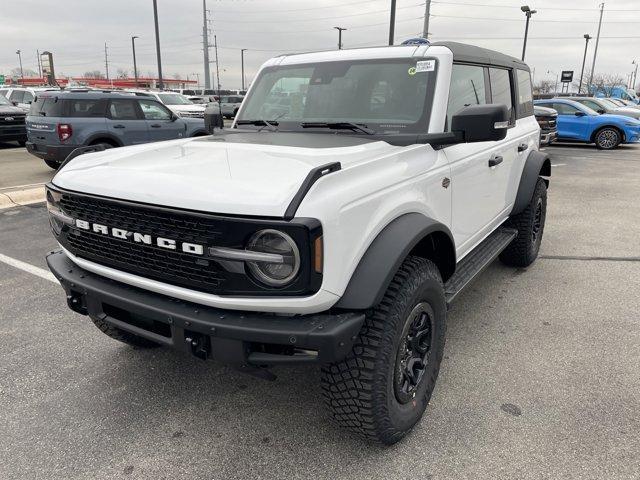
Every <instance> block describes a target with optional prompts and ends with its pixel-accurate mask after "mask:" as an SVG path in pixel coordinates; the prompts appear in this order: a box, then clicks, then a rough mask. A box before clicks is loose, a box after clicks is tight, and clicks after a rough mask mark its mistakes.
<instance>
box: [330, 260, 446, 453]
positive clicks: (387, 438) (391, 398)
mask: <svg viewBox="0 0 640 480" xmlns="http://www.w3.org/2000/svg"><path fill="white" fill-rule="evenodd" d="M445 329H446V301H445V297H444V290H443V286H442V278H441V276H440V272H439V271H438V268H437V267H436V265H435V264H434V263H433V262H431V261H430V260H426V259H423V258H418V257H408V258H407V259H406V260H405V261H404V263H403V264H402V266H401V267H400V269H399V270H398V273H396V275H395V277H394V278H393V280H392V281H391V284H390V285H389V288H388V289H387V291H386V293H385V295H384V297H383V299H382V301H381V302H380V304H379V305H378V306H377V307H376V308H375V309H374V310H373V311H372V312H371V313H370V314H368V315H367V317H366V319H365V323H364V325H363V327H362V330H361V331H360V334H359V336H358V339H357V340H356V341H355V343H354V346H353V348H352V350H351V352H350V354H349V355H347V357H346V358H345V359H344V360H342V361H341V362H337V363H333V364H328V365H326V366H324V367H323V368H322V388H323V391H324V397H325V401H326V403H327V405H328V406H329V408H330V409H331V410H332V413H333V417H334V418H335V420H336V421H337V423H338V424H339V425H341V426H343V427H346V428H348V429H350V430H351V431H353V432H355V433H357V434H359V435H360V436H362V437H365V438H368V439H371V440H375V441H378V442H381V443H383V444H387V445H390V444H393V443H396V442H397V441H399V440H401V439H402V438H403V437H404V436H405V435H406V434H407V433H408V432H409V431H410V430H411V429H412V428H413V426H414V425H415V424H416V423H417V422H418V421H419V420H420V418H421V417H422V414H423V413H424V410H425V408H426V407H427V404H428V403H429V399H430V398H431V393H432V392H433V389H434V387H435V383H436V379H437V378H438V372H439V370H440V362H441V361H442V355H443V352H444V343H445Z"/></svg>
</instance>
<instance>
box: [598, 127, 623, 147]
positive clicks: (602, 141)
mask: <svg viewBox="0 0 640 480" xmlns="http://www.w3.org/2000/svg"><path fill="white" fill-rule="evenodd" d="M595 142H596V147H598V148H599V149H600V150H613V149H614V148H617V147H618V145H620V143H621V142H622V135H621V134H620V132H619V131H618V130H617V129H615V128H613V127H604V128H601V129H600V130H598V131H597V132H596V136H595Z"/></svg>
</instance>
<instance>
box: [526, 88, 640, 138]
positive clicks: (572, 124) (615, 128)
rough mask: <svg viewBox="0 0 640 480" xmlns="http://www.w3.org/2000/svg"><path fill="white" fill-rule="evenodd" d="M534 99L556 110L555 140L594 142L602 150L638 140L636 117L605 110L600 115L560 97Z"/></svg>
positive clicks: (638, 131) (639, 123) (639, 133)
mask: <svg viewBox="0 0 640 480" xmlns="http://www.w3.org/2000/svg"><path fill="white" fill-rule="evenodd" d="M534 103H535V104H536V105H539V106H541V107H548V108H553V109H554V110H556V111H557V112H558V140H559V141H569V142H585V143H595V144H596V146H597V147H598V148H600V149H603V150H612V149H614V148H616V147H617V146H618V145H620V144H621V143H634V142H638V141H640V121H639V120H636V119H634V118H630V117H624V116H622V115H610V114H608V113H607V114H603V115H600V114H598V112H596V111H595V110H592V109H590V108H589V107H587V106H585V105H582V104H580V103H578V102H575V101H573V100H566V99H560V98H551V99H548V100H536V101H535V102H534Z"/></svg>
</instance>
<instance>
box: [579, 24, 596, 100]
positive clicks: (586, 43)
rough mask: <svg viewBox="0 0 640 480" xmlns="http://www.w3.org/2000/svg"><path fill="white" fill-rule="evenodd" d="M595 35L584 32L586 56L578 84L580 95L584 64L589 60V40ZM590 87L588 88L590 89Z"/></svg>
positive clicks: (583, 59) (583, 58)
mask: <svg viewBox="0 0 640 480" xmlns="http://www.w3.org/2000/svg"><path fill="white" fill-rule="evenodd" d="M592 38H593V37H592V36H591V35H589V34H588V33H585V34H584V56H583V57H582V70H580V83H579V84H578V95H579V94H580V92H581V91H582V78H583V76H584V64H585V62H586V61H587V47H588V46H589V40H591V39H592ZM588 90H589V89H587V91H588Z"/></svg>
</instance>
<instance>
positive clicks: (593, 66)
mask: <svg viewBox="0 0 640 480" xmlns="http://www.w3.org/2000/svg"><path fill="white" fill-rule="evenodd" d="M603 13H604V3H601V4H600V21H599V22H598V34H597V35H596V48H595V50H594V51H593V63H592V64H591V74H590V75H589V85H587V93H589V92H590V89H591V85H593V72H594V70H595V69H596V55H598V43H600V28H601V27H602V14H603Z"/></svg>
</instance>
